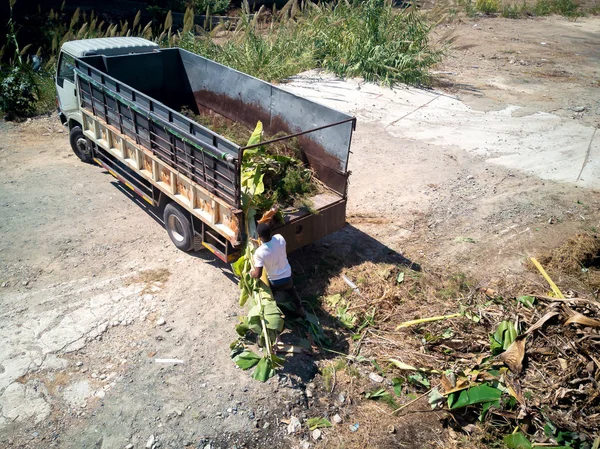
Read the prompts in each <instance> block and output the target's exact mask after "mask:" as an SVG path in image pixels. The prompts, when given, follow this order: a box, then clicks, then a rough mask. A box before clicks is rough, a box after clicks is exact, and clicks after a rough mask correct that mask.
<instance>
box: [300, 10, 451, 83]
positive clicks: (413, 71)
mask: <svg viewBox="0 0 600 449" xmlns="http://www.w3.org/2000/svg"><path fill="white" fill-rule="evenodd" d="M304 24H305V26H306V27H307V28H308V31H307V33H308V35H309V36H310V37H311V40H312V41H313V42H314V44H313V45H314V56H315V61H316V65H317V66H318V67H322V68H325V69H327V70H330V71H332V72H334V73H336V74H337V75H341V76H361V77H363V78H365V79H366V80H368V81H376V82H381V83H383V84H388V85H391V84H394V83H396V82H404V83H409V84H421V83H424V82H426V81H427V79H428V72H427V69H428V68H429V67H431V66H433V65H434V64H436V63H437V62H439V60H440V58H441V53H440V52H438V51H435V50H434V49H432V48H431V47H430V46H429V32H430V27H429V25H427V24H426V23H425V22H424V20H423V18H422V16H421V15H420V14H419V13H417V12H414V11H412V10H409V11H404V12H398V11H397V10H395V9H393V8H392V6H391V3H388V2H386V1H384V0H366V1H354V3H352V4H351V3H348V2H345V1H340V2H338V3H336V4H334V5H332V6H330V5H324V6H321V7H316V8H314V9H313V10H312V12H311V14H310V15H309V17H308V18H307V20H306V21H305V22H304Z"/></svg>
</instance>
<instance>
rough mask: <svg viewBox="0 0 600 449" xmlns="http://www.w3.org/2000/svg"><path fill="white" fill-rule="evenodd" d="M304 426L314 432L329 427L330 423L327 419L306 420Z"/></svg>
mask: <svg viewBox="0 0 600 449" xmlns="http://www.w3.org/2000/svg"><path fill="white" fill-rule="evenodd" d="M306 425H307V426H308V429H309V430H315V429H319V428H324V427H331V423H330V422H329V420H328V419H327V418H308V419H307V420H306Z"/></svg>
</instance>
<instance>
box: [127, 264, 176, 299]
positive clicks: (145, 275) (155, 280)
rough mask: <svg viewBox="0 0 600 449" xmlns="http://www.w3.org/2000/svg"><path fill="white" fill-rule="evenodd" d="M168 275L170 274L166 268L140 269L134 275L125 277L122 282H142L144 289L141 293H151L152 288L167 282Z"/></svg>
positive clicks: (129, 283) (128, 283) (130, 283)
mask: <svg viewBox="0 0 600 449" xmlns="http://www.w3.org/2000/svg"><path fill="white" fill-rule="evenodd" d="M169 276H171V272H170V271H169V270H167V269H166V268H156V269H150V270H142V271H140V272H139V273H138V274H137V275H135V276H132V277H130V278H125V280H124V284H125V285H132V284H144V289H143V290H142V292H141V293H151V292H152V291H153V288H156V287H160V286H161V285H162V284H164V283H165V282H167V281H168V280H169Z"/></svg>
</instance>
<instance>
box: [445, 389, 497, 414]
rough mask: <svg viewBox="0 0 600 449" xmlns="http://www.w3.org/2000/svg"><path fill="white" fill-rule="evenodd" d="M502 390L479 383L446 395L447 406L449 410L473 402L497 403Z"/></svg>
mask: <svg viewBox="0 0 600 449" xmlns="http://www.w3.org/2000/svg"><path fill="white" fill-rule="evenodd" d="M501 396H502V391H501V390H499V389H498V388H495V387H492V386H490V385H488V384H481V385H477V386H475V387H471V388H467V389H466V390H461V391H457V392H455V393H451V394H449V395H448V407H450V409H451V410H453V409H457V408H463V407H467V406H469V405H474V404H482V403H488V402H489V403H492V404H499V400H500V397H501Z"/></svg>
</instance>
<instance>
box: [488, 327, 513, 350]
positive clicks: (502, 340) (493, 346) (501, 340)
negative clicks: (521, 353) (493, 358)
mask: <svg viewBox="0 0 600 449" xmlns="http://www.w3.org/2000/svg"><path fill="white" fill-rule="evenodd" d="M517 335H518V334H517V329H516V328H515V325H514V324H513V323H511V322H510V321H502V322H501V323H500V324H499V325H498V327H497V328H496V331H495V332H494V333H493V334H491V335H490V351H492V354H494V355H497V354H500V353H501V352H504V351H506V350H507V349H508V347H509V346H510V345H511V343H512V342H513V341H515V339H516V338H517Z"/></svg>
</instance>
